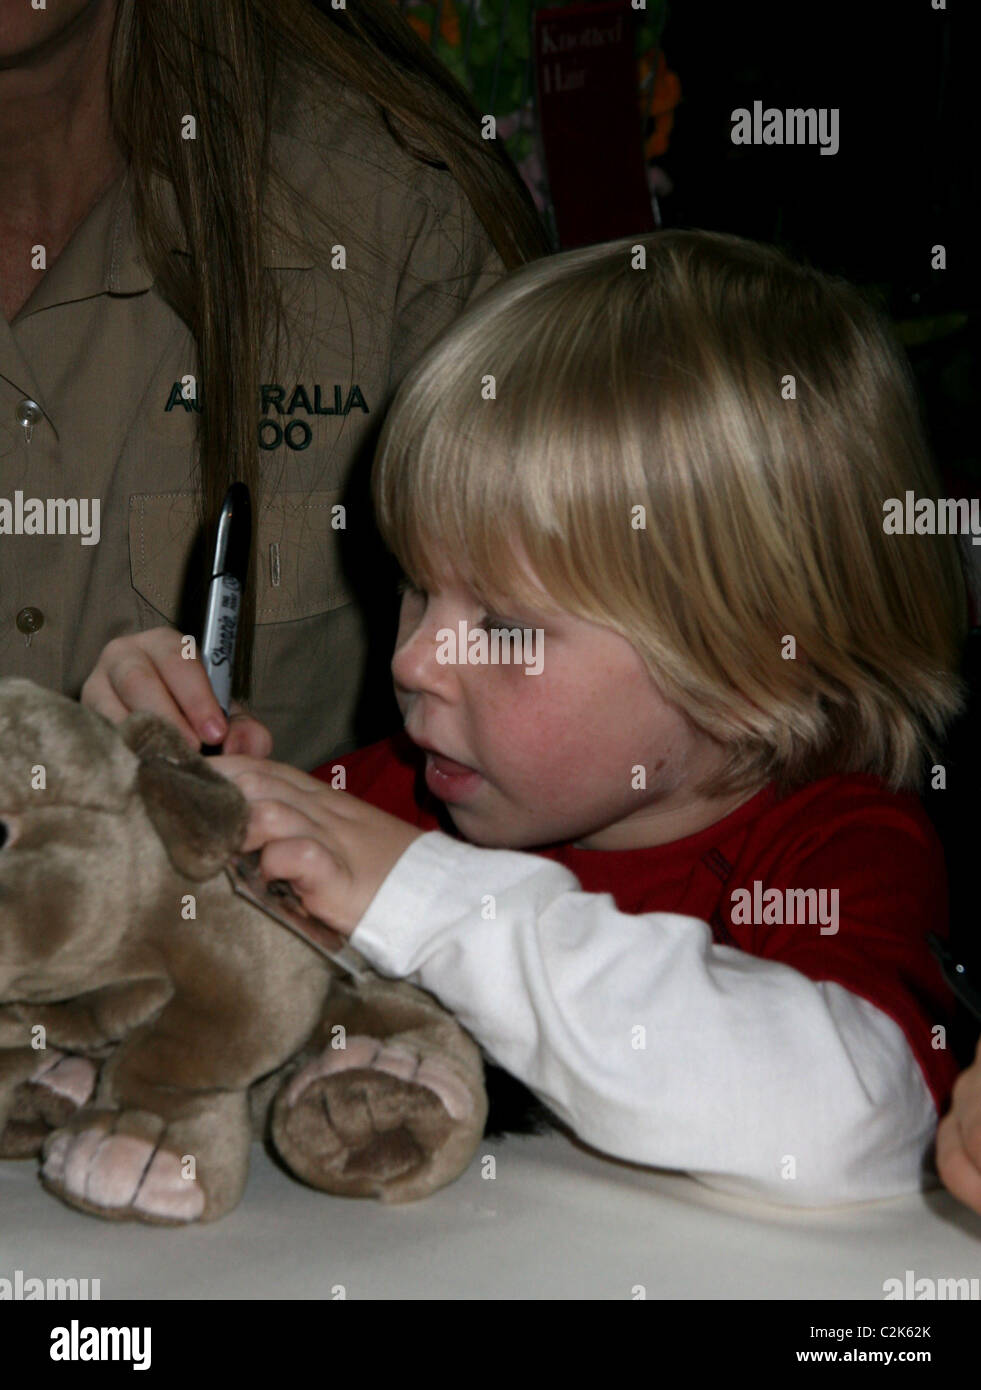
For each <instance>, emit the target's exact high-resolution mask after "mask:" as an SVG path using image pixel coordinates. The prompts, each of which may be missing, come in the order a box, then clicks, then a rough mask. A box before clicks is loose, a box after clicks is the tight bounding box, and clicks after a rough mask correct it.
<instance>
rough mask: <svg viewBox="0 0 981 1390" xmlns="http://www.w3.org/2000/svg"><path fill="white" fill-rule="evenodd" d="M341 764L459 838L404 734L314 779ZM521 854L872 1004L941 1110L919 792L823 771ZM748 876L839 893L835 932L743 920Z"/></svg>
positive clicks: (391, 802) (942, 904) (948, 1016)
mask: <svg viewBox="0 0 981 1390" xmlns="http://www.w3.org/2000/svg"><path fill="white" fill-rule="evenodd" d="M337 766H343V767H344V768H345V770H346V781H347V790H348V791H349V792H350V793H351V794H352V795H353V796H357V797H359V798H361V799H362V800H364V801H367V802H369V803H370V804H371V805H373V806H377V807H379V809H381V810H383V811H388V812H389V813H390V814H392V815H395V816H398V817H399V818H400V819H402V820H405V821H408V822H409V823H410V824H412V825H416V826H419V827H420V828H421V829H424V830H442V831H444V833H446V834H450V835H452V836H454V838H456V839H462V838H463V837H462V836H460V835H459V833H458V832H457V831H456V829H455V827H454V826H453V824H452V822H451V821H450V819H449V817H448V816H447V815H446V814H445V810H444V808H443V806H442V803H441V802H439V801H437V800H436V798H434V797H433V796H432V794H431V793H430V791H429V789H428V788H427V787H426V784H425V781H424V780H423V777H422V769H423V766H424V754H423V753H422V752H421V751H420V750H419V749H418V748H417V747H416V746H415V745H414V744H413V743H412V742H411V740H410V739H408V737H407V736H406V735H405V734H404V733H399V734H396V735H394V736H392V737H391V738H388V739H383V740H382V741H381V742H380V743H375V744H372V745H371V746H370V747H368V748H362V749H359V750H358V751H357V752H354V753H348V754H347V755H345V756H344V757H340V758H336V759H334V761H333V762H332V763H328V764H325V765H324V766H322V767H319V768H317V769H316V770H315V771H314V773H313V776H314V777H319V778H320V779H321V780H322V781H326V782H329V781H330V780H331V776H332V769H334V768H336V767H337ZM437 813H441V814H440V816H439V819H437ZM526 852H527V853H533V854H539V855H541V856H542V857H544V858H548V859H554V860H556V861H557V862H558V863H560V864H562V865H564V866H565V867H566V868H568V869H570V870H571V871H572V873H574V874H575V876H576V878H577V879H578V880H579V882H580V884H581V885H582V888H583V891H584V892H586V893H609V894H611V896H612V897H613V900H614V902H615V903H616V905H617V907H618V908H619V910H620V911H621V912H627V913H644V912H677V913H682V914H684V915H686V916H690V917H696V918H698V919H700V920H701V921H703V922H706V923H708V925H709V927H710V928H711V931H712V935H713V937H714V939H715V941H716V942H717V943H718V944H719V945H722V946H730V947H734V948H736V949H738V950H741V951H746V952H748V953H749V954H750V955H755V956H760V957H762V958H764V959H766V960H775V961H780V962H782V963H783V964H784V965H789V966H791V967H792V968H793V969H795V970H797V971H799V972H800V973H801V974H802V975H806V976H807V977H808V978H809V979H811V980H816V981H817V980H827V981H834V982H835V983H837V984H839V985H842V986H843V987H844V988H845V989H848V990H850V991H851V992H852V993H853V994H857V995H859V996H861V997H862V998H863V999H866V1000H868V1001H869V1003H871V1004H873V1005H875V1007H876V1008H878V1009H880V1010H882V1012H883V1013H886V1014H888V1015H889V1017H890V1018H892V1019H893V1020H894V1021H895V1022H896V1023H897V1024H898V1025H899V1026H900V1028H902V1030H903V1032H904V1033H905V1035H906V1038H907V1040H908V1042H909V1045H910V1047H911V1049H912V1051H913V1053H914V1055H915V1057H916V1059H917V1061H918V1062H919V1065H920V1068H921V1070H922V1071H923V1075H924V1077H925V1079H926V1082H927V1084H928V1086H929V1088H930V1091H931V1094H932V1096H933V1099H934V1101H935V1103H936V1105H937V1109H938V1111H942V1110H943V1109H944V1107H945V1105H946V1103H947V1101H948V1099H949V1097H950V1091H951V1087H952V1086H953V1083H954V1079H955V1077H956V1076H957V1074H958V1070H959V1068H958V1063H957V1060H956V1058H955V1056H954V1054H953V1051H952V1048H951V1047H950V1046H949V1045H947V1046H944V1047H936V1048H935V1047H934V1046H933V1032H932V1030H933V1029H934V1028H935V1027H936V1026H937V1025H942V1026H943V1027H944V1029H945V1030H946V1033H947V1034H949V1033H950V1032H951V1029H952V1025H953V1021H954V1009H955V1001H954V997H953V995H952V994H951V992H950V990H949V988H948V986H947V984H946V982H945V980H944V979H943V976H942V975H941V973H940V969H939V967H938V966H937V964H936V962H935V961H934V958H933V956H932V954H931V952H930V949H929V946H928V945H927V941H926V937H927V934H928V933H929V932H931V931H933V932H936V933H937V935H938V936H941V937H944V938H946V936H947V931H948V906H947V873H946V866H945V863H944V855H943V848H942V846H941V844H940V841H939V839H938V838H937V835H936V832H935V831H934V829H933V826H932V825H931V823H930V821H929V819H928V817H927V815H926V812H925V811H924V810H923V807H922V806H921V804H920V802H919V800H918V799H917V798H916V797H915V796H911V795H908V794H905V793H899V794H896V793H892V792H890V791H889V790H888V789H887V788H886V787H885V785H884V784H883V783H882V782H881V781H880V780H879V779H878V778H875V777H865V776H834V777H826V778H823V779H822V780H820V781H818V782H812V783H810V784H809V785H808V786H806V787H803V788H801V789H800V790H798V791H795V792H792V793H790V794H789V795H788V796H786V797H784V798H782V799H780V798H778V797H777V795H776V792H775V789H774V788H773V787H772V786H767V787H764V788H763V789H762V790H761V791H760V792H758V793H757V794H756V795H755V796H754V797H753V798H752V799H751V800H750V801H747V802H745V803H744V804H743V805H742V806H740V807H738V808H737V809H736V810H735V811H733V812H732V813H731V815H728V816H726V817H724V818H723V819H722V820H720V821H717V822H716V823H715V825H710V826H709V827H708V828H707V829H705V830H700V831H698V832H697V833H696V834H694V835H688V836H686V837H685V838H684V839H681V840H675V841H673V842H672V843H671V844H666V845H654V846H652V847H649V848H642V849H628V850H587V849H576V848H575V847H574V846H573V845H571V844H566V845H553V846H549V847H547V848H544V849H535V850H528V851H526ZM754 885H759V886H758V887H756V890H755V891H756V895H757V897H756V900H757V902H760V901H762V899H761V896H760V895H761V894H762V893H763V892H765V890H767V889H778V890H780V892H781V894H782V893H783V892H784V890H786V889H789V888H793V889H808V888H814V889H818V890H821V889H825V890H831V889H838V931H837V933H836V934H830V933H829V934H827V935H822V934H821V930H820V925H819V924H814V925H810V924H806V925H805V924H799V925H786V924H785V925H760V924H759V923H757V924H746V923H743V922H741V921H740V920H739V918H740V916H741V915H745V914H744V913H740V911H739V907H738V906H734V904H733V897H732V895H733V893H734V892H735V890H737V889H745V890H747V891H748V892H749V894H750V901H752V900H753V894H754ZM819 900H820V894H819ZM738 901H739V900H738V899H737V904H738ZM744 901H745V899H744ZM769 901H771V902H772V901H773V899H772V898H771V899H770V900H769ZM785 901H786V900H785ZM824 901H826V902H827V901H830V897H829V895H825V896H824ZM734 913H735V916H736V920H735V921H734V920H733V917H734ZM750 915H751V916H758V915H759V914H758V913H756V912H751V913H750ZM763 915H764V916H771V915H774V914H773V913H772V912H767V913H764V914H763ZM788 915H789V914H788Z"/></svg>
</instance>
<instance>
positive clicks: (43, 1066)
mask: <svg viewBox="0 0 981 1390" xmlns="http://www.w3.org/2000/svg"><path fill="white" fill-rule="evenodd" d="M98 1075H99V1064H98V1062H94V1061H92V1060H91V1059H90V1058H88V1057H71V1056H67V1055H66V1054H65V1053H64V1052H60V1051H59V1050H58V1049H57V1048H54V1047H49V1048H47V1049H46V1050H45V1051H43V1052H41V1053H39V1054H38V1060H37V1067H36V1069H35V1071H34V1072H33V1074H32V1075H31V1076H29V1077H28V1078H27V1079H26V1080H25V1081H22V1082H21V1084H20V1085H19V1086H18V1087H17V1088H16V1090H15V1091H14V1093H13V1100H12V1104H11V1107H10V1113H9V1115H8V1117H7V1122H6V1124H5V1125H4V1126H3V1127H2V1129H0V1158H35V1157H36V1156H37V1155H38V1154H39V1153H40V1152H41V1149H42V1147H43V1145H44V1141H45V1140H46V1139H47V1137H48V1135H49V1134H50V1133H51V1131H52V1130H54V1129H57V1128H58V1127H59V1126H61V1125H63V1124H65V1122H66V1121H67V1120H68V1119H70V1118H71V1116H72V1115H74V1114H75V1112H76V1111H77V1110H78V1108H79V1107H80V1106H82V1105H84V1104H85V1102H86V1101H87V1100H88V1099H89V1097H90V1096H91V1094H92V1092H93V1091H94V1090H95V1083H96V1079H97V1077H98Z"/></svg>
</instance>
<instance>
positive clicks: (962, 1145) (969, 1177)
mask: <svg viewBox="0 0 981 1390" xmlns="http://www.w3.org/2000/svg"><path fill="white" fill-rule="evenodd" d="M953 1095H954V1099H953V1104H952V1105H951V1108H950V1110H949V1111H948V1112H947V1114H946V1115H945V1116H944V1118H943V1119H942V1120H941V1121H940V1126H939V1128H938V1129H937V1155H936V1162H937V1172H938V1173H939V1174H940V1178H941V1181H942V1182H943V1184H944V1186H945V1187H948V1188H949V1189H950V1191H951V1192H952V1193H953V1194H954V1196H955V1197H959V1198H960V1200H961V1201H962V1202H964V1203H965V1205H967V1206H969V1207H970V1208H971V1210H972V1211H976V1212H979V1213H981V1038H979V1039H978V1050H977V1053H976V1054H975V1058H974V1061H973V1063H972V1064H971V1066H969V1067H968V1068H967V1070H966V1071H962V1072H961V1074H960V1076H959V1077H958V1078H957V1080H956V1081H955V1082H954V1093H953Z"/></svg>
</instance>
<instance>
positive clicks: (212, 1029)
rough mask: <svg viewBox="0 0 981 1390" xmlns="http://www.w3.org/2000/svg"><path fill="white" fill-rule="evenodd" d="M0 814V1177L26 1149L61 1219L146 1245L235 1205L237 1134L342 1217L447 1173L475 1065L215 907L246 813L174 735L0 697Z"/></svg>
mask: <svg viewBox="0 0 981 1390" xmlns="http://www.w3.org/2000/svg"><path fill="white" fill-rule="evenodd" d="M0 798H2V800H0V1157H26V1156H33V1155H36V1154H37V1153H38V1152H39V1151H40V1152H42V1153H43V1166H42V1169H41V1176H42V1181H43V1183H44V1185H45V1186H46V1187H47V1188H48V1189H49V1190H50V1191H52V1192H54V1193H55V1194H56V1195H58V1196H59V1197H61V1198H63V1199H64V1200H65V1201H66V1202H68V1203H70V1204H71V1205H72V1206H75V1207H77V1208H80V1209H81V1210H83V1211H88V1212H92V1213H94V1214H97V1215H100V1216H105V1217H111V1218H114V1219H121V1220H140V1221H144V1222H149V1223H158V1224H168V1225H172V1224H182V1223H187V1222H192V1221H207V1220H214V1219H215V1218H217V1217H219V1216H221V1215H223V1214H224V1213H225V1212H227V1211H229V1210H230V1209H231V1208H232V1207H234V1206H235V1204H236V1203H237V1202H238V1200H239V1198H240V1196H241V1194H242V1191H243V1188H244V1185H245V1180H246V1176H247V1172H248V1162H249V1152H250V1147H251V1142H252V1138H253V1134H254V1133H255V1132H261V1133H262V1134H263V1135H264V1136H265V1137H267V1138H268V1139H269V1140H270V1141H271V1142H272V1143H273V1144H274V1145H275V1147H276V1148H277V1150H278V1151H279V1154H280V1156H281V1157H282V1159H283V1160H284V1162H285V1163H286V1165H287V1167H288V1168H290V1169H291V1170H292V1171H293V1172H294V1173H295V1174H296V1175H297V1176H298V1177H300V1178H302V1179H303V1180H304V1181H305V1182H307V1183H309V1184H311V1185H312V1186H314V1187H318V1188H321V1189H323V1190H325V1191H328V1192H333V1193H338V1194H341V1195H346V1196H376V1197H379V1198H380V1199H381V1200H383V1201H386V1202H400V1201H410V1200H413V1199H415V1198H418V1197H422V1196H425V1195H427V1194H428V1193H429V1192H432V1191H434V1190H435V1189H437V1188H438V1187H440V1186H442V1185H444V1184H445V1183H447V1182H450V1181H452V1180H453V1178H455V1177H456V1176H458V1175H459V1173H460V1172H462V1170H463V1169H464V1168H465V1167H466V1166H467V1164H468V1163H469V1162H470V1160H471V1158H472V1157H473V1154H474V1152H475V1150H476V1147H477V1145H478V1143H479V1141H480V1138H481V1136H482V1134H483V1127H484V1121H485V1119H486V1115H487V1100H486V1093H485V1091H484V1084H483V1069H482V1063H481V1057H480V1051H479V1049H478V1047H477V1046H476V1044H475V1043H474V1041H473V1040H472V1038H470V1036H469V1035H468V1034H467V1033H466V1032H465V1031H464V1030H463V1029H462V1028H461V1027H460V1025H459V1024H457V1023H456V1021H455V1020H454V1019H453V1018H452V1016H451V1015H449V1014H448V1013H447V1012H446V1011H445V1010H444V1009H442V1008H441V1006H440V1005H439V1004H438V1003H437V1002H436V1001H435V1000H434V999H433V998H432V996H430V995H428V994H426V993H425V992H423V991H421V990H418V989H415V988H414V987H412V986H410V985H408V984H406V983H405V982H404V981H393V980H387V979H383V978H381V977H379V976H377V975H375V974H374V973H373V972H370V971H366V972H365V974H364V975H363V976H362V977H361V978H360V979H358V980H357V981H356V982H352V981H350V980H347V979H345V978H344V977H343V976H342V975H340V974H339V972H338V970H337V968H336V967H335V966H334V965H333V964H332V963H331V962H330V961H329V960H328V959H326V958H325V957H324V956H323V955H321V954H319V953H318V952H317V951H315V950H314V949H312V947H311V946H310V945H309V944H307V943H306V942H305V941H303V940H301V939H300V938H299V937H298V936H296V935H294V934H293V933H292V932H290V931H287V930H286V928H285V927H283V926H281V925H279V923H277V922H275V921H273V920H272V919H271V917H269V916H268V915H267V914H266V913H265V912H264V911H262V910H260V908H259V907H257V906H255V905H254V904H253V903H252V902H250V901H248V900H247V899H245V898H243V897H242V896H240V895H239V894H238V893H236V892H235V891H234V890H233V888H232V881H231V877H230V875H229V874H228V873H227V872H226V870H227V869H228V868H229V866H230V865H231V864H232V863H233V862H234V861H235V860H236V859H237V858H238V857H239V855H240V850H241V846H242V842H243V839H244V836H245V831H246V826H247V822H248V807H247V803H246V802H245V800H244V798H243V797H242V795H241V793H240V792H239V791H238V789H237V788H236V787H235V785H234V783H232V782H231V781H230V780H229V779H227V778H225V777H223V776H222V775H221V774H220V773H218V772H217V771H215V769H214V767H213V766H212V764H211V762H210V761H209V760H208V759H206V758H203V757H201V756H200V755H199V754H198V753H196V752H195V751H193V750H192V749H190V748H188V747H187V745H186V744H185V743H184V741H183V739H182V737H181V735H180V734H179V733H178V732H177V731H176V729H174V728H173V727H172V726H170V725H168V724H166V723H165V722H164V721H162V720H160V719H158V718H157V717H156V716H154V715H149V714H133V715H130V716H129V717H128V718H127V719H125V720H124V721H123V723H122V724H120V725H119V726H114V725H112V724H110V723H109V721H108V720H106V719H104V718H103V717H102V716H100V715H98V714H96V713H95V712H94V711H92V710H90V709H87V708H86V707H84V706H82V705H80V704H78V703H77V702H76V701H73V700H69V699H67V698H66V697H64V696H62V695H59V694H56V693H55V692H52V691H49V690H45V689H43V688H41V687H40V686H37V685H35V684H34V683H33V682H30V681H25V680H21V679H5V680H0Z"/></svg>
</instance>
